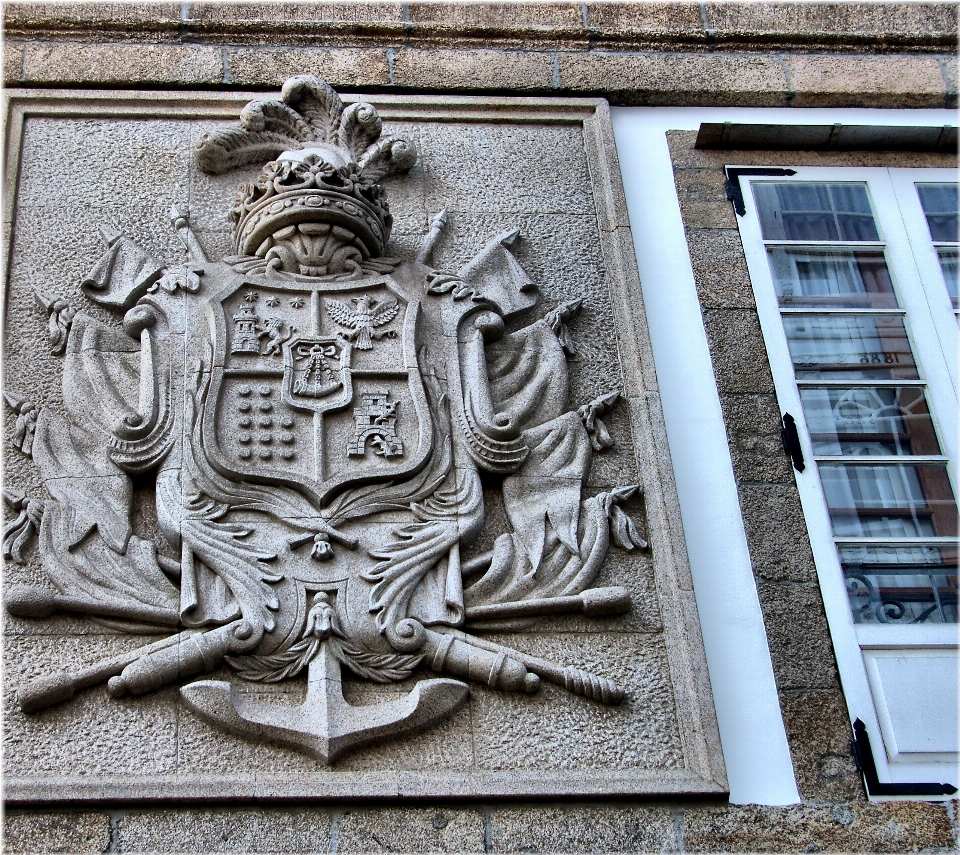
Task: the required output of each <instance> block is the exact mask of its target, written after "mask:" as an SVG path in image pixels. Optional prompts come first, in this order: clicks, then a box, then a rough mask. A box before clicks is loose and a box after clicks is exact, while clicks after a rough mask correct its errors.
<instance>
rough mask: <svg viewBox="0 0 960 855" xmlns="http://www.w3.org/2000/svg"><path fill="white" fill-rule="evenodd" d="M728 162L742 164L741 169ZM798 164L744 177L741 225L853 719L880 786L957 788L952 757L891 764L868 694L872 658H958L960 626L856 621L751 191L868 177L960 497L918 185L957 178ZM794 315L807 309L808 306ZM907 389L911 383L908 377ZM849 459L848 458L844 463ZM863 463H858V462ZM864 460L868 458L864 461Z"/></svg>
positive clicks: (943, 307)
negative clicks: (800, 464)
mask: <svg viewBox="0 0 960 855" xmlns="http://www.w3.org/2000/svg"><path fill="white" fill-rule="evenodd" d="M742 165H743V166H749V165H750V164H742ZM731 166H733V167H734V168H736V165H733V164H731ZM791 168H792V169H795V170H796V175H794V176H790V177H782V178H781V177H763V176H747V175H742V176H741V177H740V182H741V187H742V190H743V198H744V207H745V209H746V213H745V215H744V216H742V217H739V218H738V221H739V223H738V224H739V227H740V234H741V238H742V240H743V247H744V253H745V255H746V258H747V266H748V268H749V270H750V277H751V280H752V282H753V287H754V295H755V298H756V302H757V311H758V314H759V316H760V325H761V328H762V330H763V334H764V339H765V342H766V346H767V353H768V356H769V359H770V365H771V369H772V371H773V377H774V385H775V388H776V392H777V398H778V400H779V403H780V407H781V410H782V411H784V412H790V413H791V414H793V415H794V416H795V418H796V421H797V428H798V432H799V436H800V442H801V446H802V448H803V454H804V458H805V459H806V461H807V462H808V465H807V467H806V469H805V471H804V472H802V473H799V472H797V473H795V474H796V481H797V488H798V490H799V493H800V500H801V504H802V506H803V509H804V515H805V517H806V520H807V526H808V530H809V534H810V541H811V546H812V548H813V553H814V559H815V562H816V566H817V573H818V578H819V582H820V589H821V592H822V594H823V601H824V607H825V609H826V613H827V621H828V623H829V626H830V633H831V637H832V640H833V645H834V651H835V653H836V657H837V665H838V668H839V671H840V679H841V682H842V684H843V689H844V695H845V697H846V700H847V706H848V710H849V712H850V717H851V720H853V719H856V718H859V719H861V720H862V721H863V722H864V723H865V724H866V726H867V730H868V732H869V733H870V734H871V737H872V748H873V753H874V759H875V760H876V764H877V773H878V777H879V780H880V781H881V782H882V783H918V782H934V783H950V784H953V785H954V786H960V774H958V768H957V757H956V755H955V754H936V755H934V754H930V755H917V757H918V758H919V759H920V760H922V761H923V762H907V761H903V760H899V759H894V760H892V761H891V760H888V757H887V751H886V750H884V745H885V744H886V746H887V748H888V749H889V750H891V751H894V752H895V748H894V740H893V736H892V734H893V731H892V727H891V725H890V721H889V719H888V717H887V716H886V715H885V713H884V711H883V710H882V709H879V710H878V709H877V708H876V707H875V705H874V695H873V693H872V692H871V679H874V680H875V679H876V675H875V674H874V673H872V672H873V670H875V668H871V663H873V664H874V665H875V663H874V657H876V656H880V655H884V654H885V653H889V654H892V653H901V652H902V653H903V655H906V656H910V655H918V654H919V653H920V652H921V651H923V650H928V651H943V652H947V651H952V652H953V655H956V650H957V642H958V628H957V626H956V625H917V626H872V625H863V624H855V623H854V622H853V617H852V614H851V611H850V605H849V600H848V596H847V592H846V587H845V585H844V581H843V573H842V571H841V567H840V561H839V558H838V555H837V550H836V546H835V542H836V541H835V539H834V537H833V534H832V527H831V522H830V516H829V512H828V509H827V504H826V500H825V498H824V492H823V487H822V484H821V480H820V475H819V471H818V467H817V465H816V463H815V462H814V453H813V446H812V442H811V439H810V435H809V432H808V430H807V428H806V424H805V421H804V418H803V408H802V405H801V400H800V394H799V388H798V385H797V382H796V380H795V378H794V369H793V362H792V360H791V358H790V352H789V349H788V346H787V338H786V334H785V332H784V328H783V323H782V320H781V317H782V313H781V307H780V306H779V305H778V301H777V297H776V293H775V290H774V285H773V280H772V276H771V273H770V267H769V265H768V263H767V253H766V248H765V246H764V243H763V239H762V235H761V232H760V223H759V218H758V215H757V207H756V204H755V200H754V196H753V192H752V186H753V185H754V184H757V183H761V182H795V181H816V182H831V183H837V182H840V183H843V182H857V183H858V182H866V183H867V185H868V192H869V194H870V197H871V203H872V206H873V209H874V213H875V215H876V218H877V223H878V227H879V230H880V237H881V240H882V241H883V242H884V243H885V245H886V254H887V259H888V263H889V266H890V269H891V274H892V277H893V279H894V287H895V288H896V290H897V292H898V296H899V298H900V302H901V305H902V307H903V310H904V314H905V324H906V327H907V335H908V337H909V339H910V343H911V346H912V348H913V351H914V354H915V357H916V361H917V364H918V366H919V368H920V379H921V380H922V381H923V382H924V385H925V388H926V393H927V399H928V403H929V406H930V410H931V412H932V414H933V418H934V421H935V425H936V428H937V433H938V436H939V439H940V442H941V448H942V450H943V452H944V454H945V455H946V456H947V458H948V460H947V470H948V473H949V475H950V480H951V483H952V485H953V489H954V495H957V477H956V476H957V461H958V456H957V437H958V397H957V359H956V354H957V352H958V351H957V344H958V342H957V338H958V336H957V325H956V321H955V318H954V316H953V308H952V306H951V305H950V300H949V297H948V296H947V292H946V287H945V286H944V283H943V277H942V273H941V269H940V265H939V261H938V259H937V255H936V251H935V249H934V248H933V244H932V241H931V239H930V234H929V232H928V231H927V224H926V219H925V218H924V215H923V211H922V208H921V207H920V202H919V198H918V197H917V195H916V192H915V191H914V190H913V186H912V185H913V183H914V182H917V181H923V182H948V181H952V182H956V181H957V177H958V175H957V170H953V169H887V168H868V167H791ZM806 243H807V242H805V245H806ZM809 243H810V244H816V243H817V242H809ZM844 245H845V244H840V246H844ZM834 246H835V247H836V246H837V245H836V244H834ZM796 311H797V312H801V311H806V312H808V313H810V310H800V309H797V310H796ZM857 311H858V313H864V312H861V311H860V310H857ZM903 385H911V384H910V382H909V381H904V383H903ZM851 459H852V458H846V460H847V461H850V460H851ZM857 460H858V462H860V458H857ZM863 460H864V462H868V459H867V458H864V459H863ZM936 655H940V654H936ZM865 660H866V661H865ZM881 735H882V736H883V739H881V738H880V736H881Z"/></svg>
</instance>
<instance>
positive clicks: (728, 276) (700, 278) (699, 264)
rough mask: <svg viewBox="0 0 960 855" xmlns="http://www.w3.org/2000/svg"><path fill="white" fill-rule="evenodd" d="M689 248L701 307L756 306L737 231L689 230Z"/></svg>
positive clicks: (746, 307)
mask: <svg viewBox="0 0 960 855" xmlns="http://www.w3.org/2000/svg"><path fill="white" fill-rule="evenodd" d="M687 248H688V249H689V250H690V262H691V264H692V265H693V278H694V280H695V281H696V284H697V295H698V296H699V297H700V305H701V306H703V307H704V308H705V309H752V308H754V307H755V306H756V302H755V300H754V298H753V285H752V284H751V282H750V271H749V270H747V260H746V258H744V255H743V244H742V242H741V240H740V235H739V233H738V232H735V231H733V230H732V229H688V230H687Z"/></svg>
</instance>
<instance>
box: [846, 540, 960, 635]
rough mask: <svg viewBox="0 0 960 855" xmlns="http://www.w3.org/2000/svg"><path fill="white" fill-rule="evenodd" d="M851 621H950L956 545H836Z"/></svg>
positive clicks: (953, 619) (954, 617)
mask: <svg viewBox="0 0 960 855" xmlns="http://www.w3.org/2000/svg"><path fill="white" fill-rule="evenodd" d="M839 549H840V562H841V564H842V565H843V574H844V577H845V581H846V585H847V594H848V596H849V597H850V608H851V610H852V612H853V620H854V622H855V623H956V622H957V547H956V545H955V544H950V545H948V546H940V545H933V544H930V545H921V546H892V545H891V546H885V545H884V546H873V545H869V546H867V545H864V546H847V545H843V546H840V548H839Z"/></svg>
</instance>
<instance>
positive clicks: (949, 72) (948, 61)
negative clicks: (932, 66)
mask: <svg viewBox="0 0 960 855" xmlns="http://www.w3.org/2000/svg"><path fill="white" fill-rule="evenodd" d="M958 66H960V60H958V59H957V57H955V56H942V57H940V69H941V71H942V72H943V79H944V81H945V82H946V85H947V93H948V97H952V98H953V100H954V103H952V104H949V103H948V104H947V106H948V107H956V106H957V105H956V103H955V102H956V98H957V72H958Z"/></svg>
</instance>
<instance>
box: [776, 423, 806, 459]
mask: <svg viewBox="0 0 960 855" xmlns="http://www.w3.org/2000/svg"><path fill="white" fill-rule="evenodd" d="M780 442H782V443H783V450H784V452H785V453H786V454H787V455H789V457H790V459H791V460H792V461H793V468H794V469H796V470H797V472H803V470H804V469H806V468H807V464H806V463H804V462H803V449H802V448H801V447H800V434H798V433H797V423H796V422H795V421H794V420H793V416H791V415H790V413H784V414H783V424H782V425H781V427H780Z"/></svg>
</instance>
